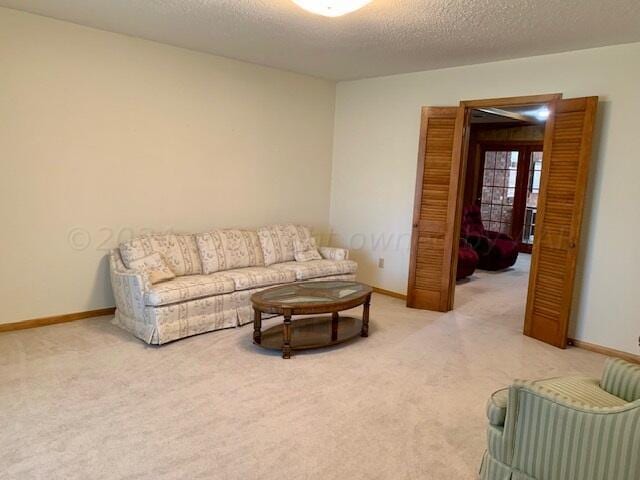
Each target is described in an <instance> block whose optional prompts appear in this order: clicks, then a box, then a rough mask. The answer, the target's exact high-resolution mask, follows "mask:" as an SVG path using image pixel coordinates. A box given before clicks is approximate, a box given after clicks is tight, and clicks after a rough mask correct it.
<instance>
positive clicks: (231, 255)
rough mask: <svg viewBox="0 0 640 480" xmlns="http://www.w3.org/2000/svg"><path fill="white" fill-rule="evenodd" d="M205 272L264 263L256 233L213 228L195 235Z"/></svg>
mask: <svg viewBox="0 0 640 480" xmlns="http://www.w3.org/2000/svg"><path fill="white" fill-rule="evenodd" d="M195 238H196V243H197V245H198V251H199V253H200V260H201V261H202V271H203V273H205V274H208V273H214V272H219V271H222V270H231V269H234V268H243V267H256V266H262V265H264V257H263V256H262V247H261V246H260V241H259V240H258V234H257V233H256V232H252V231H249V230H231V229H228V230H213V231H212V232H208V233H199V234H197V235H196V236H195Z"/></svg>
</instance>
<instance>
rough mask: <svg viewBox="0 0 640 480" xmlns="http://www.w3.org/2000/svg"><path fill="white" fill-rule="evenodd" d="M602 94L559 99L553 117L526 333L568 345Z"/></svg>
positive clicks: (547, 140) (547, 142)
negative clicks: (568, 332) (583, 221)
mask: <svg viewBox="0 0 640 480" xmlns="http://www.w3.org/2000/svg"><path fill="white" fill-rule="evenodd" d="M597 105H598V98H597V97H588V98H575V99H566V100H558V101H557V102H556V103H555V106H552V114H551V115H550V117H549V121H548V122H547V127H546V132H545V145H544V154H543V155H544V157H543V162H542V165H543V167H542V168H543V171H542V186H541V195H540V201H539V209H538V212H539V213H538V218H537V219H536V231H535V234H534V246H533V258H532V264H531V273H530V279H529V294H528V297H527V313H526V319H525V328H524V333H525V335H529V336H531V337H534V338H537V339H538V340H542V341H544V342H546V343H550V344H551V345H555V346H557V347H560V348H565V347H566V345H567V331H568V325H569V318H570V314H571V303H572V298H573V291H574V288H573V287H574V279H575V270H576V260H577V250H578V245H579V240H580V226H581V223H582V211H583V205H584V197H585V191H586V184H587V176H588V171H589V161H590V156H591V140H592V135H593V124H594V121H595V113H596V108H597Z"/></svg>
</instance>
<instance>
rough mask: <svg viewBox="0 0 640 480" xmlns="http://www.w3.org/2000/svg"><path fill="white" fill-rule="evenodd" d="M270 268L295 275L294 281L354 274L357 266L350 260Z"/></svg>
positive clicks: (288, 264) (283, 265) (303, 263)
mask: <svg viewBox="0 0 640 480" xmlns="http://www.w3.org/2000/svg"><path fill="white" fill-rule="evenodd" d="M270 268H274V269H278V270H287V271H290V272H293V273H295V276H296V280H308V279H310V278H319V277H327V276H329V275H343V274H347V273H355V272H356V270H357V269H358V264H357V263H356V262H354V261H352V260H324V259H323V260H310V261H308V262H285V263H277V264H275V265H272V266H271V267H270Z"/></svg>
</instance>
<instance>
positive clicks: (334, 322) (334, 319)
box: [331, 312, 340, 342]
mask: <svg viewBox="0 0 640 480" xmlns="http://www.w3.org/2000/svg"><path fill="white" fill-rule="evenodd" d="M339 318H340V316H339V315H338V312H333V313H332V314H331V341H332V342H335V341H336V340H338V320H339Z"/></svg>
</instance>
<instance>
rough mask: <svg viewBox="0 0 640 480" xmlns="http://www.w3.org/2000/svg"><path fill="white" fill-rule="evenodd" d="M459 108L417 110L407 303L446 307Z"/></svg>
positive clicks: (427, 306)
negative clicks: (418, 126) (418, 123)
mask: <svg viewBox="0 0 640 480" xmlns="http://www.w3.org/2000/svg"><path fill="white" fill-rule="evenodd" d="M463 114H464V110H461V109H459V108H458V107H425V108H423V110H422V124H421V131H420V146H419V158H418V173H417V178H416V193H415V205H414V215H413V230H412V238H411V263H410V268H409V286H408V292H407V305H408V306H410V307H414V308H423V309H429V310H438V311H446V310H449V309H450V308H451V307H450V306H449V305H450V303H451V298H452V297H451V296H452V291H451V286H450V276H451V268H452V265H451V250H452V243H453V241H452V239H453V230H454V228H453V227H454V216H455V206H454V208H451V202H452V201H453V202H454V203H455V199H456V197H457V192H456V189H457V185H458V181H457V180H458V176H459V174H460V172H459V165H458V162H457V160H456V161H453V160H452V159H453V157H454V150H455V148H454V143H455V137H456V128H458V127H459V128H461V127H462V125H461V123H460V124H459V122H461V118H462V116H461V115H463Z"/></svg>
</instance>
